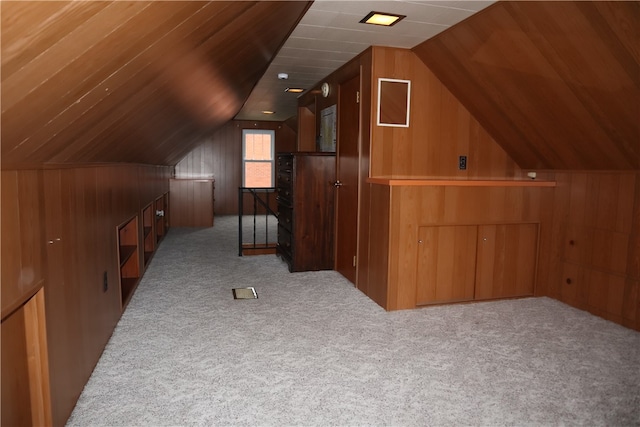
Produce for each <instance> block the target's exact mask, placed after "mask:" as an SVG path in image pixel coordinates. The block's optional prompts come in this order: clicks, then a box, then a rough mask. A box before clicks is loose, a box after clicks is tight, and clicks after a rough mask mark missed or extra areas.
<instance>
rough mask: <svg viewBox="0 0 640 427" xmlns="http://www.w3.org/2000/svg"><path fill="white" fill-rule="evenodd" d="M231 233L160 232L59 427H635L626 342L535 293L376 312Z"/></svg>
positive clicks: (634, 376) (219, 226)
mask: <svg viewBox="0 0 640 427" xmlns="http://www.w3.org/2000/svg"><path fill="white" fill-rule="evenodd" d="M237 230H238V226H237V217H216V221H215V227H214V228H212V229H172V230H170V232H169V234H168V235H167V237H166V239H165V240H164V242H163V243H162V245H161V246H160V248H159V249H158V252H157V253H156V255H155V257H154V259H153V260H152V263H151V265H150V267H149V268H148V270H147V272H146V274H145V276H144V278H143V280H142V282H141V283H140V285H139V287H138V290H137V291H136V293H135V295H134V297H133V299H132V300H131V302H130V304H129V306H128V308H127V310H126V311H125V313H124V314H123V316H122V319H121V320H120V323H119V324H118V326H117V328H116V330H115V331H114V334H113V337H112V338H111V341H110V342H109V344H108V346H107V348H106V349H105V351H104V354H103V356H102V358H101V360H100V362H99V363H98V365H97V367H96V369H95V371H94V373H93V375H92V377H91V379H90V380H89V382H88V384H87V385H86V387H85V389H84V392H83V393H82V395H81V397H80V400H79V401H78V404H77V406H76V408H75V410H74V412H73V414H72V416H71V418H70V419H69V422H68V425H70V426H92V425H95V426H161V425H181V426H182V425H184V426H227V425H233V426H235V425H247V426H262V425H269V426H377V425H384V426H464V425H474V426H497V425H508V426H540V425H549V426H555V425H588V426H605V425H606V426H632V425H640V333H637V332H634V331H632V330H630V329H626V328H623V327H621V326H618V325H616V324H613V323H611V322H608V321H605V320H603V319H600V318H597V317H595V316H592V315H590V314H588V313H585V312H582V311H579V310H576V309H573V308H571V307H568V306H566V305H564V304H562V303H560V302H558V301H555V300H551V299H548V298H528V299H520V300H509V301H498V302H486V303H476V304H464V305H451V306H440V307H431V308H425V309H418V310H410V311H400V312H390V313H387V312H385V311H384V310H382V309H381V308H380V307H379V306H377V305H376V304H375V303H374V302H372V301H371V300H369V299H368V298H367V297H366V296H365V295H363V294H362V293H361V292H360V291H358V290H357V289H355V288H354V287H353V286H352V285H351V284H350V283H349V282H348V281H346V280H345V279H344V278H342V276H340V275H339V274H338V273H336V272H334V271H323V272H308V273H294V274H291V273H289V272H288V270H287V268H286V265H285V264H284V263H283V262H281V261H280V260H279V259H278V258H277V257H275V256H272V255H264V256H256V257H238V256H237ZM246 286H254V287H255V288H256V290H257V292H258V296H259V298H258V299H255V300H234V299H233V295H232V292H231V289H232V288H234V287H246Z"/></svg>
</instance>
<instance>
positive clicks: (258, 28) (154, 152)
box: [1, 1, 311, 169]
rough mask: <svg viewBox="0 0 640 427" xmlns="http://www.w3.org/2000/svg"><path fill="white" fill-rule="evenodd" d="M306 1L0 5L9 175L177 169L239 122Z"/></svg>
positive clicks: (4, 152) (3, 132) (5, 163)
mask: <svg viewBox="0 0 640 427" xmlns="http://www.w3.org/2000/svg"><path fill="white" fill-rule="evenodd" d="M310 3H311V2H299V1H282V2H272V1H269V2H262V1H257V2H251V1H227V2H224V1H214V2H203V1H131V2H125V1H80V2H78V1H63V2H50V1H42V2H37V1H10V2H7V1H3V2H1V14H2V16H1V26H2V27H1V32H2V33H1V37H2V52H1V63H2V70H1V74H2V75H1V81H2V99H1V101H2V102H1V108H2V115H1V125H2V129H1V135H2V140H1V147H2V151H1V155H2V167H3V168H4V169H6V168H12V167H26V166H37V165H41V164H47V163H56V164H57V163H74V164H76V163H87V162H90V163H95V162H100V163H102V162H128V163H147V164H160V165H174V164H176V163H177V162H178V161H179V160H180V159H181V158H182V157H183V156H184V155H185V154H186V153H187V152H189V151H190V150H191V149H192V148H193V146H194V145H196V144H198V143H199V142H201V140H200V138H201V137H202V136H203V135H204V134H208V133H209V132H211V131H212V130H213V129H215V128H216V127H218V126H220V125H222V124H224V123H226V122H227V121H228V120H230V119H232V118H233V117H234V115H235V114H236V113H237V112H238V110H239V109H240V107H241V106H242V104H243V103H244V102H245V100H246V99H247V97H248V96H249V93H250V92H251V90H252V89H253V87H254V85H255V84H256V82H257V81H258V79H259V78H260V77H261V76H262V74H263V73H264V71H265V70H266V68H267V66H268V65H269V62H270V61H271V60H272V58H273V57H274V55H275V54H276V53H277V51H278V49H279V48H280V46H281V45H282V44H283V43H284V41H285V39H286V38H287V37H288V35H289V34H290V33H291V31H292V30H293V28H294V27H295V25H296V24H297V22H298V21H299V20H300V18H301V17H302V15H303V14H304V12H305V11H306V10H307V8H308V7H309V5H310Z"/></svg>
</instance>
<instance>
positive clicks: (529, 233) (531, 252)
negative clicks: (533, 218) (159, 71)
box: [476, 224, 538, 299]
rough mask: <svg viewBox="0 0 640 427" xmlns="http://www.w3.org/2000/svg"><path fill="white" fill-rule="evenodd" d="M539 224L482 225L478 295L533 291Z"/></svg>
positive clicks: (502, 296) (479, 238)
mask: <svg viewBox="0 0 640 427" xmlns="http://www.w3.org/2000/svg"><path fill="white" fill-rule="evenodd" d="M537 249H538V225H537V224H501V225H481V226H479V227H478V251H477V255H478V258H477V270H476V299H490V298H506V297H515V296H526V295H533V284H534V278H535V267H536V254H537Z"/></svg>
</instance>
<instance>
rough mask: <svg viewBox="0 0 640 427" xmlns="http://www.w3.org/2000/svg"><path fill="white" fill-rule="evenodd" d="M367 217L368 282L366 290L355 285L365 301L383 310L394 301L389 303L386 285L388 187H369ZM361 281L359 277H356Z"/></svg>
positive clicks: (387, 269)
mask: <svg viewBox="0 0 640 427" xmlns="http://www.w3.org/2000/svg"><path fill="white" fill-rule="evenodd" d="M369 194H370V201H371V204H370V206H371V211H370V212H371V215H370V216H369V218H368V219H369V221H368V222H369V229H368V230H367V235H368V236H369V240H368V243H369V245H368V246H367V247H365V248H364V249H366V251H367V253H368V256H367V258H368V264H367V265H368V267H369V268H368V270H367V275H368V280H367V281H366V282H361V283H366V286H362V285H359V289H361V290H362V291H363V292H365V293H366V294H367V296H368V297H369V298H371V299H372V300H374V301H375V302H376V303H378V304H379V305H380V306H381V307H382V308H384V309H385V310H389V309H390V307H394V306H395V305H396V304H395V301H390V297H392V296H394V295H395V293H394V292H390V291H391V290H392V289H393V287H394V285H395V283H389V280H388V277H389V239H390V225H391V221H392V220H393V218H391V216H390V215H391V212H390V197H391V192H390V189H389V187H386V186H382V185H371V186H370V191H369ZM360 277H362V276H360Z"/></svg>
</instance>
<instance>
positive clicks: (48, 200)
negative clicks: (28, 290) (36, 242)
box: [44, 169, 84, 425]
mask: <svg viewBox="0 0 640 427" xmlns="http://www.w3.org/2000/svg"><path fill="white" fill-rule="evenodd" d="M68 174H69V171H65V170H60V169H57V170H45V171H44V196H45V212H46V216H45V218H46V230H47V240H48V241H50V242H53V243H52V244H49V245H47V283H46V287H45V292H46V318H47V337H48V340H49V343H51V345H50V347H49V367H50V383H51V410H52V417H53V424H54V425H64V424H65V422H66V420H67V418H68V417H69V415H70V414H71V411H72V410H73V407H74V405H75V402H76V400H77V398H78V396H79V394H80V391H81V390H82V387H84V381H83V380H82V379H81V372H82V370H83V365H84V363H83V361H82V357H83V353H84V352H83V344H82V342H81V340H82V334H81V332H80V330H79V329H80V323H81V322H82V319H81V318H80V316H79V310H78V308H77V307H79V304H80V301H79V298H78V294H79V292H78V291H77V290H76V289H75V286H74V285H75V284H74V281H73V280H72V279H71V275H72V272H70V271H69V270H70V269H71V268H72V266H71V265H70V264H71V261H70V259H71V258H72V256H69V255H70V254H73V253H74V245H73V242H72V238H71V236H70V229H71V227H72V226H74V224H75V215H74V211H73V210H72V209H71V206H72V202H71V200H72V197H73V194H72V191H71V189H70V185H69V179H68V176H67V175H68Z"/></svg>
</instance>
